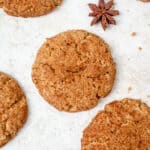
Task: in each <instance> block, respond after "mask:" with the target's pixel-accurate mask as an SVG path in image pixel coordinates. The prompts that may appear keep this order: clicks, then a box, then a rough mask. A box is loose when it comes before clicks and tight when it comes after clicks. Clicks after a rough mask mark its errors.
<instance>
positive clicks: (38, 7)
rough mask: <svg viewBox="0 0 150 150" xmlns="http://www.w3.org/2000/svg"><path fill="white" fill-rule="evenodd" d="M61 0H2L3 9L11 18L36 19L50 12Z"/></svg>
mask: <svg viewBox="0 0 150 150" xmlns="http://www.w3.org/2000/svg"><path fill="white" fill-rule="evenodd" d="M61 2H62V0H19V1H18V0H3V3H4V4H3V9H4V10H5V12H6V13H7V14H9V15H12V16H18V17H19V16H21V17H36V16H41V15H45V14H47V13H49V12H51V11H52V10H53V9H54V8H56V7H57V6H58V5H60V4H61Z"/></svg>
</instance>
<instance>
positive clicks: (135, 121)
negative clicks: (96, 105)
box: [82, 99, 150, 150]
mask: <svg viewBox="0 0 150 150" xmlns="http://www.w3.org/2000/svg"><path fill="white" fill-rule="evenodd" d="M106 149H108V150H150V107H148V106H147V105H146V104H145V103H142V102H141V101H140V100H133V99H123V100H122V101H114V102H112V103H110V104H108V105H106V106H105V110H104V111H101V112H99V113H98V114H97V115H96V117H95V118H94V119H93V121H92V122H91V123H90V125H89V126H88V127H87V128H86V129H85V130H84V132H83V138H82V150H106Z"/></svg>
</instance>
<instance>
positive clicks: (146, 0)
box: [140, 0, 150, 2]
mask: <svg viewBox="0 0 150 150" xmlns="http://www.w3.org/2000/svg"><path fill="white" fill-rule="evenodd" d="M140 1H142V2H150V0H140Z"/></svg>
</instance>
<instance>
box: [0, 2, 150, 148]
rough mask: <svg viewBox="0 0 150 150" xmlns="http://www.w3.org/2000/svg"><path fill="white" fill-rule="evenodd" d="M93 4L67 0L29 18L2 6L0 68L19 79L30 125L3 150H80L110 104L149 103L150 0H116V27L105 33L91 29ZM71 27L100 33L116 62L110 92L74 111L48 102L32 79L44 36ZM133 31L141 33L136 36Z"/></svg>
mask: <svg viewBox="0 0 150 150" xmlns="http://www.w3.org/2000/svg"><path fill="white" fill-rule="evenodd" d="M89 2H97V0H64V2H63V4H62V5H61V7H59V8H58V9H56V10H55V11H54V12H53V13H50V14H48V15H46V16H42V17H37V18H28V19H24V18H16V17H11V16H8V15H6V14H5V13H4V12H3V10H2V9H0V71H4V72H6V73H8V74H11V75H12V76H14V77H15V78H16V79H17V80H18V81H19V82H20V85H21V86H22V88H23V89H24V91H25V93H26V96H27V100H28V105H29V117H28V120H27V123H26V124H25V126H24V128H23V129H22V130H20V132H19V133H18V135H17V136H16V137H15V138H14V139H13V140H11V141H10V142H9V143H8V144H7V145H6V146H4V147H3V148H1V149H2V150H80V148H81V147H80V140H81V137H82V131H83V129H84V128H85V127H86V126H87V125H88V124H89V122H90V121H91V119H92V118H93V117H94V116H95V115H96V113H97V112H98V111H99V110H102V109H103V107H104V105H105V104H107V103H109V102H111V101H113V100H116V99H121V98H124V97H132V98H140V99H142V100H143V101H144V102H146V103H147V104H149V105H150V3H142V2H140V1H137V0H115V3H116V5H115V8H116V9H118V10H120V15H119V16H117V17H116V21H117V25H116V26H110V27H109V28H108V29H107V30H106V31H103V29H102V28H101V26H100V24H97V25H96V26H93V27H90V21H91V19H92V18H90V17H88V13H89V11H90V10H89V8H88V6H87V4H88V3H89ZM69 29H85V30H88V31H90V32H93V33H95V34H97V35H99V36H101V37H102V38H103V39H104V40H105V41H106V42H107V43H108V44H109V45H110V47H111V49H112V55H113V57H114V60H115V62H116V64H117V79H116V82H115V85H114V88H113V91H112V92H111V94H110V95H109V96H107V97H106V98H104V99H101V100H100V102H99V105H98V106H97V107H96V108H94V109H92V110H90V111H86V112H81V113H74V114H72V113H71V114H69V113H64V112H58V111H57V110H56V109H54V108H53V107H52V106H50V105H48V104H47V102H45V101H44V100H43V98H42V97H41V96H40V95H39V94H38V92H37V90H36V88H35V86H34V85H33V83H32V80H31V66H32V64H33V62H34V59H35V56H36V53H37V50H38V48H39V47H40V46H41V44H42V43H43V42H44V40H45V38H47V37H51V36H53V35H55V34H58V33H59V32H63V31H65V30H69ZM132 32H136V33H137V35H136V36H135V37H133V36H131V33H132ZM139 47H141V48H142V50H141V51H140V50H139ZM129 89H131V90H129Z"/></svg>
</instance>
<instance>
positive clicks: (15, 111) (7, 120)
mask: <svg viewBox="0 0 150 150" xmlns="http://www.w3.org/2000/svg"><path fill="white" fill-rule="evenodd" d="M26 118H27V103H26V97H25V95H24V93H23V92H22V90H21V88H20V86H19V85H18V83H17V82H16V81H15V80H14V79H13V78H12V77H10V76H8V75H6V74H4V73H2V72H0V147H1V146H3V145H5V144H6V143H7V142H8V141H9V140H11V139H12V138H13V137H14V136H15V135H16V134H17V132H18V130H19V129H20V128H21V127H22V126H23V124H24V123H25V121H26Z"/></svg>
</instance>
